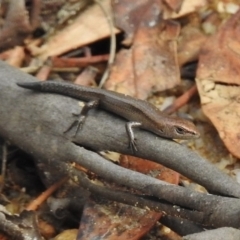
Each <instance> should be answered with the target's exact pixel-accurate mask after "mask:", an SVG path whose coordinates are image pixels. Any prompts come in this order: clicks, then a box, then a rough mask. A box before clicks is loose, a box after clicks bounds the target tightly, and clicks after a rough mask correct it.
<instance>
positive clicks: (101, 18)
mask: <svg viewBox="0 0 240 240" xmlns="http://www.w3.org/2000/svg"><path fill="white" fill-rule="evenodd" d="M101 3H102V5H103V6H104V9H105V10H106V11H107V12H108V13H109V16H111V15H112V14H111V4H110V0H103V1H101ZM114 32H115V33H117V32H119V30H118V29H114ZM109 35H110V26H109V23H108V20H107V18H106V16H105V14H104V13H103V11H102V9H101V8H100V6H99V5H98V4H94V5H93V6H91V7H89V8H87V9H86V10H85V11H84V12H81V13H80V14H79V16H78V17H77V18H76V19H75V20H74V21H73V22H72V23H71V24H70V25H69V26H67V27H65V28H63V29H62V31H60V32H58V33H56V34H55V35H54V36H53V37H51V38H49V39H47V41H46V42H45V43H44V44H43V45H42V46H41V47H40V48H38V49H37V48H36V49H34V52H32V55H38V56H39V58H41V59H47V58H48V57H50V56H58V55H61V54H63V53H65V52H68V51H70V50H73V49H76V48H79V47H82V46H85V45H87V44H89V43H92V42H95V41H97V40H100V39H103V38H105V37H108V36H109Z"/></svg>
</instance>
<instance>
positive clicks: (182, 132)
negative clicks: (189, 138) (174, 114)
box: [176, 127, 185, 134]
mask: <svg viewBox="0 0 240 240" xmlns="http://www.w3.org/2000/svg"><path fill="white" fill-rule="evenodd" d="M176 132H177V133H179V134H184V133H185V130H184V129H183V128H181V127H176Z"/></svg>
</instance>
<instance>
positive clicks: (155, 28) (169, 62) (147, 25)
mask: <svg viewBox="0 0 240 240" xmlns="http://www.w3.org/2000/svg"><path fill="white" fill-rule="evenodd" d="M150 3H151V4H150ZM131 6H132V5H131ZM137 13H138V17H135V16H136V14H137ZM129 14H130V16H129V18H130V19H132V21H131V23H132V24H133V27H132V28H131V29H130V30H129V29H127V31H128V30H129V31H130V33H129V32H128V35H131V34H134V35H133V37H132V38H133V44H132V46H131V49H130V50H129V51H128V59H127V58H126V61H124V62H122V63H121V66H122V67H121V68H120V67H119V66H117V64H119V61H116V62H115V65H114V66H113V69H112V74H111V75H110V77H109V80H108V83H107V85H106V87H107V88H110V89H111V90H118V89H119V88H120V89H121V92H123V93H125V94H128V95H133V96H135V97H138V98H141V99H146V98H147V97H148V96H149V94H151V93H152V91H163V90H166V89H169V88H172V87H174V86H176V85H177V84H179V82H180V73H179V67H178V63H177V56H176V53H177V45H176V40H177V37H178V34H179V31H180V26H179V25H178V24H176V23H175V22H171V21H167V20H163V19H162V16H161V15H162V9H161V4H159V1H158V0H152V1H149V2H148V4H143V5H142V6H141V7H140V6H139V5H138V6H137V8H136V9H134V10H132V12H131V13H129ZM131 16H132V17H131ZM139 16H141V17H139ZM123 24H125V23H123ZM131 31H132V32H131ZM125 53H126V52H125ZM121 54H122V53H121ZM125 56H126V55H125ZM118 59H119V58H118ZM129 65H132V66H129ZM125 70H127V72H124V71H125ZM116 75H118V77H117V81H116ZM129 84H130V85H133V86H134V88H133V89H134V94H132V90H131V91H129V89H130V88H129ZM119 85H121V86H119ZM110 86H111V87H112V88H111V87H110ZM116 88H117V89H116Z"/></svg>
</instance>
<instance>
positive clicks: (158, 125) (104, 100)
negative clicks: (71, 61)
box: [17, 81, 200, 151]
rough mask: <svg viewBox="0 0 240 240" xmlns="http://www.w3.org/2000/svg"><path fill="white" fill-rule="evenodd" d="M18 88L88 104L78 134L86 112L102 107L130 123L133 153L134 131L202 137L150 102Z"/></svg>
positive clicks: (95, 91) (78, 89) (49, 85)
mask: <svg viewBox="0 0 240 240" xmlns="http://www.w3.org/2000/svg"><path fill="white" fill-rule="evenodd" d="M17 85H18V86H20V87H23V88H28V89H32V90H38V91H42V92H49V93H58V94H61V95H65V96H69V97H72V98H75V99H79V100H82V101H86V102H87V103H86V104H85V105H84V107H83V108H82V111H81V113H80V118H79V120H78V127H77V131H78V129H81V127H82V125H83V123H84V121H85V118H86V115H87V112H88V111H89V110H90V109H91V108H94V107H99V108H101V109H103V110H106V111H109V112H111V113H114V114H116V115H118V116H121V117H123V118H125V119H127V120H128V121H129V122H127V123H126V132H127V134H128V138H129V147H130V148H131V149H132V150H133V151H137V146H136V141H135V138H134V132H133V128H134V127H135V128H136V127H139V128H141V129H144V130H147V131H150V132H152V133H154V134H156V135H158V136H161V137H165V138H171V139H191V138H197V137H199V135H200V134H199V132H198V130H197V128H196V127H195V125H194V124H193V123H192V122H190V121H187V120H185V119H181V118H178V117H173V116H168V115H166V114H164V113H163V112H161V111H160V110H159V109H158V108H156V107H155V106H154V105H152V104H150V103H149V102H147V101H143V100H140V99H135V98H133V97H130V96H127V95H124V94H120V93H117V92H113V91H108V90H103V89H99V88H93V87H85V86H81V85H76V84H72V83H66V82H58V81H45V82H24V83H17ZM77 131H76V132H77Z"/></svg>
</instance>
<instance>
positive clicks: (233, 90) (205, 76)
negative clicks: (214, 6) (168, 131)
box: [197, 11, 240, 157]
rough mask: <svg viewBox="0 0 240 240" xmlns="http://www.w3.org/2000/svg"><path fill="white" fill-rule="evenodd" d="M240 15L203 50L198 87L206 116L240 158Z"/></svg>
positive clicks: (233, 18)
mask: <svg viewBox="0 0 240 240" xmlns="http://www.w3.org/2000/svg"><path fill="white" fill-rule="evenodd" d="M239 17H240V11H238V12H237V13H236V14H235V15H233V16H232V17H231V18H230V19H229V20H228V21H227V22H226V23H225V24H224V25H223V26H222V28H221V29H220V30H219V32H218V33H217V34H215V35H213V36H212V37H211V38H210V39H209V40H208V41H206V43H205V45H204V46H203V48H202V51H201V53H200V60H199V67H198V71H197V84H198V89H199V93H200V97H201V102H202V105H203V106H202V108H203V111H204V113H205V114H206V115H207V116H208V117H209V119H210V120H211V121H212V122H213V124H214V126H215V127H216V128H217V130H218V132H219V135H220V137H221V138H222V140H223V141H224V143H225V145H226V146H227V148H228V149H229V151H230V152H231V153H232V154H233V155H235V156H237V157H240V150H239V149H240V142H239V138H240V128H239V126H240V112H239V110H240V97H239V96H240V78H239V75H240V26H239Z"/></svg>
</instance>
